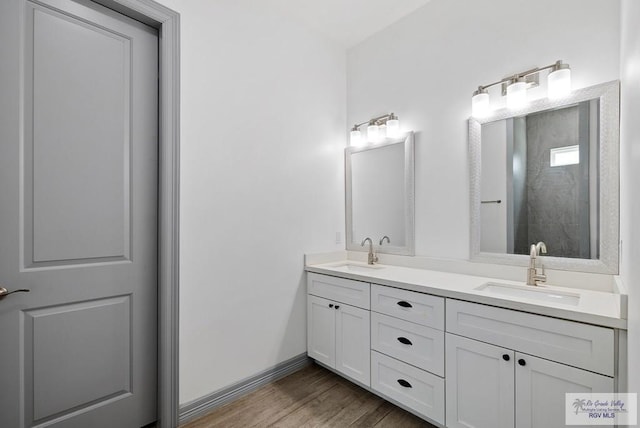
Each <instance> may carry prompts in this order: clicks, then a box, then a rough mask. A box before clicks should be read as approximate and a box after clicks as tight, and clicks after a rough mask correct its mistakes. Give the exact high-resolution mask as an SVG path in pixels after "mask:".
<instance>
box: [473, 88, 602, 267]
mask: <svg viewBox="0 0 640 428" xmlns="http://www.w3.org/2000/svg"><path fill="white" fill-rule="evenodd" d="M598 104H599V100H598V99H593V100H588V101H583V102H581V103H577V104H573V105H568V106H563V107H560V108H554V109H549V110H544V111H539V112H534V113H529V114H527V115H522V116H517V117H510V118H507V119H502V120H497V121H494V122H489V123H484V124H483V125H482V129H481V138H482V147H481V149H480V150H481V163H482V173H481V178H480V182H481V189H480V194H481V201H480V203H481V206H480V228H481V238H480V251H482V252H491V253H508V254H525V255H527V254H529V247H530V245H531V243H534V242H539V241H544V242H545V243H546V246H547V250H548V255H549V256H555V257H573V258H580V259H598V241H599V239H598V151H599V144H598V128H599V123H598V111H599V110H598Z"/></svg>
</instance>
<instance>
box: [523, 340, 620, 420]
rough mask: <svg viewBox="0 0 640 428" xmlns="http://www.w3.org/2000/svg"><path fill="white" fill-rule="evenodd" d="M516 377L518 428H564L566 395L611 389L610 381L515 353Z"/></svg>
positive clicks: (610, 379)
mask: <svg viewBox="0 0 640 428" xmlns="http://www.w3.org/2000/svg"><path fill="white" fill-rule="evenodd" d="M515 377H516V427H517V428H565V424H564V419H565V408H566V407H565V393H568V392H583V393H591V392H613V388H614V385H613V378H610V377H607V376H603V375H599V374H596V373H591V372H588V371H586V370H581V369H577V368H575V367H569V366H566V365H564V364H558V363H554V362H553V361H548V360H543V359H542V358H537V357H533V356H531V355H524V354H520V353H517V352H516V361H515ZM600 426H609V427H611V426H613V425H600Z"/></svg>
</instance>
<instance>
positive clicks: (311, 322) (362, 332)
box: [307, 275, 371, 386]
mask: <svg viewBox="0 0 640 428" xmlns="http://www.w3.org/2000/svg"><path fill="white" fill-rule="evenodd" d="M334 280H336V281H334ZM362 284H364V285H366V287H367V291H366V296H367V298H368V296H369V293H368V287H369V284H368V283H359V282H358V281H350V280H343V279H341V278H333V277H329V276H326V277H325V276H323V275H315V276H314V277H310V278H309V290H310V291H314V292H315V293H318V294H326V295H328V296H331V297H336V296H340V295H344V293H342V292H336V290H355V294H352V293H351V292H350V291H347V294H350V295H351V300H350V301H354V300H355V301H357V302H362V299H361V298H359V297H354V296H361V295H362V293H363V291H362V289H363V287H362ZM327 290H328V291H327ZM347 300H349V299H347ZM367 306H368V303H367ZM369 323H370V313H369V311H368V310H365V309H362V308H358V307H355V306H351V305H347V304H345V303H343V302H341V301H336V300H333V299H327V298H325V297H324V296H315V295H312V294H309V295H308V296H307V353H308V355H309V357H311V358H313V359H315V360H316V361H318V362H320V363H322V364H325V365H326V366H328V367H331V368H333V369H335V370H336V371H338V372H340V373H342V374H343V375H345V376H347V377H349V378H351V379H353V380H355V381H357V382H360V383H361V384H363V385H366V386H370V379H371V362H370V349H371V346H370V339H369V337H370V334H369Z"/></svg>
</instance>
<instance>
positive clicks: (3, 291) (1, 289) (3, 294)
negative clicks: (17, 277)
mask: <svg viewBox="0 0 640 428" xmlns="http://www.w3.org/2000/svg"><path fill="white" fill-rule="evenodd" d="M29 291H31V290H27V289H26V288H21V289H19V290H13V291H9V290H7V289H6V288H4V287H0V300H2V299H4V298H5V297H7V296H8V295H9V294H13V293H28V292H29Z"/></svg>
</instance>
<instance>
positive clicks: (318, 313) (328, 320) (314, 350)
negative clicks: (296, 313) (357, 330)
mask: <svg viewBox="0 0 640 428" xmlns="http://www.w3.org/2000/svg"><path fill="white" fill-rule="evenodd" d="M329 305H331V306H329ZM335 312H336V311H335V309H333V303H331V302H330V301H329V300H327V299H323V298H321V297H316V296H312V295H310V294H309V295H307V314H308V316H307V318H308V321H307V342H308V343H307V350H308V353H309V356H310V357H311V358H313V359H315V360H318V361H320V362H321V363H323V364H326V365H328V366H329V367H334V366H335V363H336V314H335Z"/></svg>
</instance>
